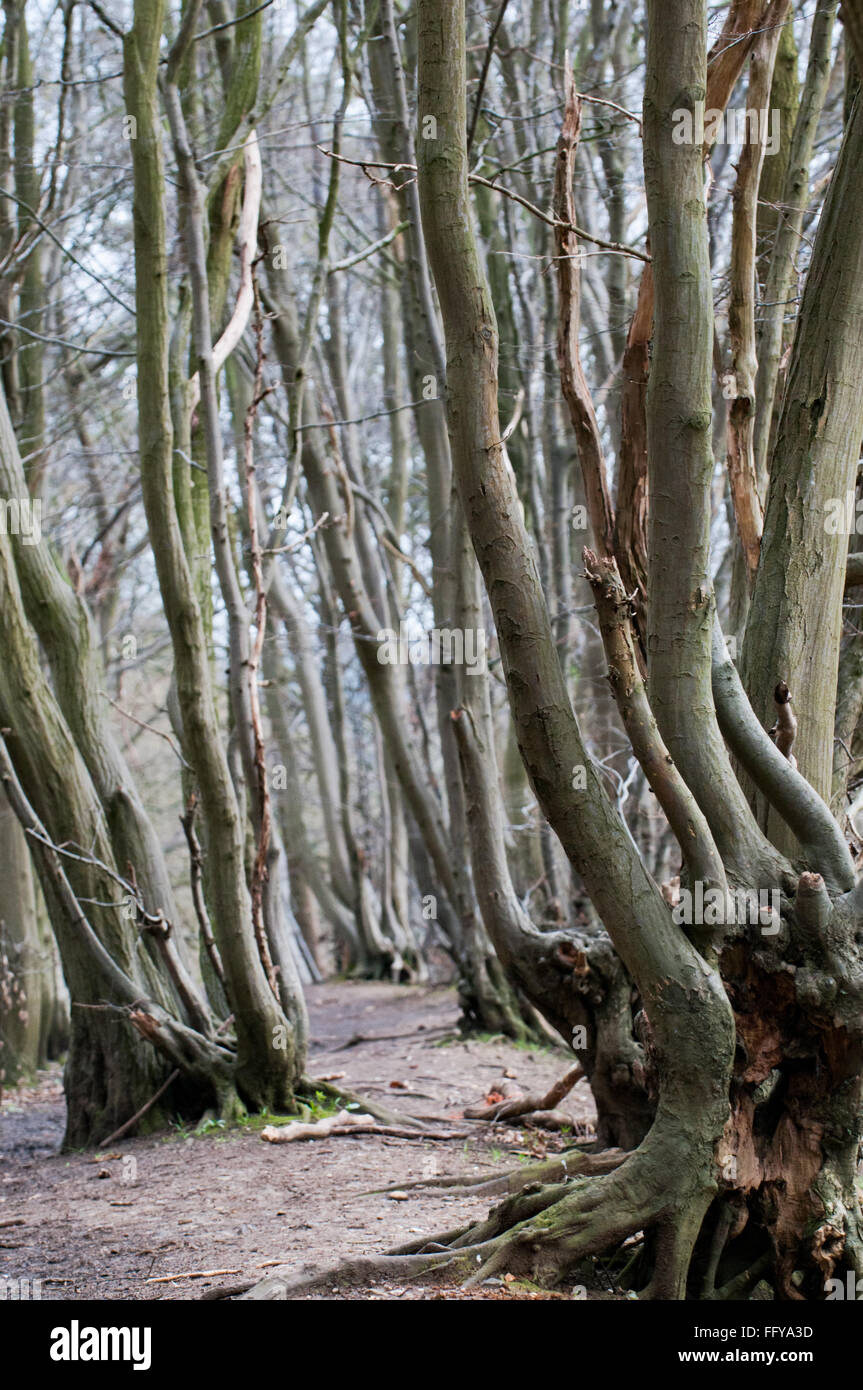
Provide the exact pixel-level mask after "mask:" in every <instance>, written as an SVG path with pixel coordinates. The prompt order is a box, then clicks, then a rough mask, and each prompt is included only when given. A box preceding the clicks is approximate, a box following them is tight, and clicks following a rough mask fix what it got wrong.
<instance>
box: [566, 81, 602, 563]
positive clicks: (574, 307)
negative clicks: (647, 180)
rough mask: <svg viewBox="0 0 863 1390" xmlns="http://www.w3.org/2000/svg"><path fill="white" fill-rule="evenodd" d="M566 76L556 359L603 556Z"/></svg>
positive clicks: (598, 453) (574, 141)
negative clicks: (582, 342)
mask: <svg viewBox="0 0 863 1390" xmlns="http://www.w3.org/2000/svg"><path fill="white" fill-rule="evenodd" d="M565 80H566V105H565V107H564V114H563V126H562V127H561V132H560V137H559V139H558V142H557V160H556V162H555V167H554V203H553V207H554V217H555V228H554V251H555V269H556V271H557V287H558V296H559V308H558V320H557V364H558V368H559V370H560V384H561V388H562V390H563V396H564V400H565V401H566V404H567V406H568V407H569V416H570V419H571V421H572V427H573V429H574V431H575V438H576V442H577V445H578V457H579V462H580V463H581V471H582V474H583V476H584V490H585V494H586V496H587V506H588V512H589V514H590V524H591V528H592V530H593V539H594V544H595V545H596V546H597V548H598V549H599V551H600V552H601V554H602V555H603V557H604V558H608V557H609V556H610V555H612V554H613V545H614V513H613V511H612V506H611V497H610V495H609V491H608V478H607V476H606V467H605V458H604V455H603V451H602V441H601V439H600V437H599V425H598V423H597V419H596V412H595V410H594V408H593V401H592V399H591V396H590V389H589V387H588V385H587V381H586V379H585V375H584V369H583V367H582V365H581V354H580V352H579V347H578V335H579V332H580V331H581V252H580V250H579V246H578V237H577V236H576V234H575V231H574V230H573V228H574V226H575V198H574V197H573V193H572V173H573V167H574V164H575V154H576V150H577V148H578V138H579V135H580V132H581V98H580V97H579V95H578V93H577V92H576V90H575V78H574V77H573V73H572V69H571V68H570V67H569V66H567V71H566V79H565Z"/></svg>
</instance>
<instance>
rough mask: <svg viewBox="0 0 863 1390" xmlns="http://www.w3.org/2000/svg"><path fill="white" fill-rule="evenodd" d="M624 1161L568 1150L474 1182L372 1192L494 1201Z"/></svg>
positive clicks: (612, 1154) (431, 1182)
mask: <svg viewBox="0 0 863 1390" xmlns="http://www.w3.org/2000/svg"><path fill="white" fill-rule="evenodd" d="M626 1157H627V1153H626V1151H625V1150H624V1149H604V1150H603V1151H602V1152H601V1153H587V1152H585V1150H584V1149H582V1148H574V1149H567V1150H566V1151H565V1152H564V1153H562V1154H557V1155H556V1156H555V1157H554V1158H548V1159H543V1160H542V1162H540V1163H529V1164H525V1165H523V1166H521V1167H518V1168H508V1169H507V1171H506V1172H505V1173H497V1174H495V1175H494V1177H489V1175H488V1174H487V1173H481V1174H480V1175H479V1176H478V1177H475V1178H466V1177H450V1178H417V1179H416V1181H415V1182H399V1183H394V1184H391V1185H390V1186H389V1187H381V1188H373V1189H371V1190H372V1191H373V1192H395V1191H399V1192H415V1191H417V1190H418V1189H420V1188H441V1189H445V1190H448V1191H450V1192H452V1194H453V1195H454V1196H460V1195H461V1194H462V1193H465V1192H469V1193H470V1194H471V1196H474V1197H497V1196H499V1195H502V1194H504V1193H511V1192H519V1191H521V1190H522V1188H524V1187H525V1186H526V1185H527V1184H529V1183H537V1182H539V1183H544V1182H560V1181H561V1180H564V1181H565V1180H566V1179H567V1178H574V1177H579V1176H590V1175H594V1176H599V1175H601V1174H602V1173H611V1172H613V1170H614V1169H615V1168H619V1167H620V1165H621V1163H622V1162H623V1161H624V1159H625V1158H626Z"/></svg>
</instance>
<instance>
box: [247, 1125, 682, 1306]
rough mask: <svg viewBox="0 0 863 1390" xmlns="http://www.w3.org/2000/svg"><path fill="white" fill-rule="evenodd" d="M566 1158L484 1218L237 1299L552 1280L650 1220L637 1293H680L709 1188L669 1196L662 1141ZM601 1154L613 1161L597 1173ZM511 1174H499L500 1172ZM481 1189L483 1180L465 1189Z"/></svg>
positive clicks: (271, 1283) (541, 1167)
mask: <svg viewBox="0 0 863 1390" xmlns="http://www.w3.org/2000/svg"><path fill="white" fill-rule="evenodd" d="M572 1157H573V1156H571V1155H561V1156H560V1157H559V1158H557V1159H555V1160H553V1161H552V1162H550V1163H544V1164H536V1165H533V1169H534V1171H539V1172H541V1173H542V1175H543V1177H546V1178H547V1177H548V1176H550V1175H551V1170H553V1169H554V1168H555V1167H556V1168H557V1170H558V1173H561V1172H562V1175H563V1180H562V1181H557V1182H551V1183H549V1182H543V1181H540V1180H537V1179H534V1180H532V1181H531V1180H528V1173H527V1172H526V1171H525V1170H524V1169H522V1171H521V1174H520V1178H521V1181H520V1182H519V1183H518V1185H517V1188H516V1190H513V1191H511V1192H509V1193H508V1195H507V1196H506V1197H505V1198H504V1200H503V1201H502V1202H501V1203H500V1204H499V1205H498V1206H496V1207H493V1208H492V1210H491V1211H490V1212H489V1214H488V1216H487V1217H486V1218H485V1219H484V1220H482V1221H479V1222H476V1223H474V1224H472V1225H470V1226H466V1227H458V1228H456V1229H454V1230H450V1231H445V1232H442V1233H439V1234H438V1235H436V1236H433V1237H431V1238H429V1237H424V1238H422V1239H421V1240H418V1241H415V1242H413V1243H412V1244H410V1245H403V1246H400V1247H398V1248H397V1249H395V1250H393V1251H391V1252H390V1253H389V1254H387V1255H382V1256H378V1257H374V1258H371V1259H363V1260H357V1261H351V1262H350V1263H348V1264H345V1265H342V1266H341V1267H339V1268H337V1269H335V1270H331V1271H327V1272H325V1273H323V1274H321V1275H316V1276H315V1277H314V1278H313V1279H311V1280H306V1281H303V1282H301V1283H298V1284H291V1285H286V1284H284V1282H282V1281H278V1280H268V1281H265V1283H264V1284H262V1285H259V1286H256V1288H254V1289H252V1290H250V1291H249V1293H248V1294H246V1295H244V1297H246V1298H249V1299H256V1298H275V1299H280V1298H284V1299H293V1298H304V1297H308V1296H309V1295H310V1294H312V1293H314V1292H322V1291H324V1290H332V1289H337V1288H343V1287H345V1286H346V1285H357V1284H361V1283H364V1282H366V1283H367V1282H368V1281H369V1280H372V1279H381V1278H384V1279H388V1280H397V1281H404V1280H408V1279H422V1278H435V1279H439V1278H441V1277H442V1276H445V1277H446V1278H447V1279H452V1280H457V1281H458V1282H460V1283H461V1284H462V1285H463V1286H464V1287H465V1288H473V1287H475V1286H476V1285H478V1284H481V1283H483V1281H484V1280H486V1279H489V1278H491V1277H493V1276H495V1275H498V1274H501V1273H504V1272H506V1273H511V1274H515V1275H521V1276H526V1277H529V1278H531V1279H533V1280H536V1281H537V1282H538V1283H541V1284H545V1285H549V1286H551V1285H554V1284H557V1283H559V1282H561V1280H563V1279H565V1278H566V1277H567V1276H568V1275H570V1274H572V1272H573V1271H574V1270H575V1268H576V1266H577V1265H578V1264H579V1263H580V1262H581V1261H582V1260H583V1259H585V1258H586V1257H588V1256H591V1255H596V1254H600V1253H602V1252H603V1251H605V1250H608V1249H609V1248H610V1247H615V1246H619V1245H620V1244H621V1243H622V1242H623V1241H624V1240H626V1239H627V1238H628V1237H630V1236H633V1235H635V1234H636V1233H638V1232H639V1231H641V1230H645V1229H648V1228H650V1227H655V1231H656V1241H655V1246H656V1252H657V1259H656V1267H655V1271H654V1276H653V1279H652V1281H651V1284H650V1286H649V1289H648V1290H646V1291H644V1293H643V1294H642V1296H643V1297H644V1296H649V1297H658V1298H679V1297H682V1296H683V1292H684V1290H685V1281H686V1272H687V1269H688V1266H689V1259H690V1256H691V1253H692V1248H693V1245H694V1242H695V1238H696V1236H697V1234H698V1230H699V1228H700V1225H701V1221H702V1219H703V1216H704V1211H705V1209H706V1206H707V1204H708V1202H709V1200H710V1193H709V1192H708V1191H706V1190H703V1189H700V1190H693V1189H690V1190H688V1191H685V1192H681V1193H678V1194H676V1198H675V1199H674V1200H673V1201H670V1200H669V1194H668V1190H667V1178H668V1166H667V1160H666V1159H665V1155H664V1154H663V1152H662V1149H661V1147H660V1149H659V1150H658V1151H657V1150H656V1149H655V1148H654V1149H653V1150H651V1148H649V1147H646V1146H645V1147H642V1149H640V1150H638V1151H637V1152H635V1153H633V1154H627V1155H620V1154H616V1155H588V1154H577V1155H575V1157H577V1158H578V1159H580V1160H581V1161H582V1164H583V1165H584V1166H587V1167H589V1166H590V1165H591V1161H592V1163H593V1166H594V1172H593V1174H592V1175H590V1176H587V1175H585V1174H580V1175H578V1176H572V1175H571V1174H567V1173H566V1171H565V1169H564V1162H565V1161H569V1162H571V1159H572ZM603 1160H605V1161H606V1163H610V1164H611V1165H614V1166H613V1168H611V1169H610V1170H609V1171H606V1172H604V1173H602V1174H597V1173H596V1171H595V1170H596V1167H597V1166H598V1165H599V1164H600V1163H601V1162H602V1161H603ZM514 1177H515V1175H504V1180H505V1181H508V1182H509V1181H512V1180H513V1178H514ZM498 1181H500V1180H498ZM481 1190H482V1185H481V1184H478V1185H477V1186H476V1187H474V1188H473V1191H474V1192H477V1191H481Z"/></svg>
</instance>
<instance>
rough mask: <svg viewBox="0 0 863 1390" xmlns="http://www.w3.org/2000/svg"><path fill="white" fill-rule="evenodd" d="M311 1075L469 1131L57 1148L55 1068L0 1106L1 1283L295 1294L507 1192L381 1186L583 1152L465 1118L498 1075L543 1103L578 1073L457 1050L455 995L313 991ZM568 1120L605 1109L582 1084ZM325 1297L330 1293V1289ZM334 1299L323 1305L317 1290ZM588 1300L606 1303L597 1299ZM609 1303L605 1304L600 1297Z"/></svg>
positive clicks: (556, 1052) (465, 1217)
mask: <svg viewBox="0 0 863 1390" xmlns="http://www.w3.org/2000/svg"><path fill="white" fill-rule="evenodd" d="M308 1001H309V1013H310V1020H311V1046H310V1060H309V1065H308V1074H309V1075H310V1076H312V1077H314V1078H324V1079H331V1080H332V1081H333V1082H334V1083H337V1082H338V1081H342V1082H343V1083H344V1085H345V1087H346V1088H348V1089H350V1090H352V1091H355V1092H358V1093H360V1094H361V1095H363V1096H366V1097H368V1098H369V1099H370V1100H375V1101H377V1102H378V1103H379V1104H384V1105H387V1106H388V1107H389V1108H391V1109H392V1110H395V1111H398V1112H399V1113H401V1114H404V1115H414V1116H416V1117H418V1118H428V1117H435V1118H436V1119H438V1120H441V1121H443V1122H444V1124H445V1125H446V1126H447V1127H448V1128H449V1129H450V1130H451V1131H459V1132H464V1131H467V1132H468V1134H469V1137H468V1138H466V1139H457V1140H435V1139H433V1138H430V1137H429V1136H428V1135H427V1134H423V1135H422V1137H418V1138H417V1139H412V1138H411V1139H399V1138H391V1137H384V1136H380V1135H374V1134H363V1135H352V1136H347V1137H331V1138H328V1139H323V1140H313V1141H309V1142H298V1143H292V1144H286V1145H273V1144H268V1143H265V1142H263V1141H262V1139H261V1135H260V1128H261V1121H260V1119H259V1118H257V1117H255V1118H254V1119H253V1120H252V1122H251V1123H250V1124H249V1125H248V1126H246V1127H243V1128H234V1129H222V1128H219V1127H218V1126H216V1125H211V1126H210V1127H209V1128H205V1129H204V1132H202V1133H195V1132H193V1131H192V1129H191V1128H190V1127H188V1126H187V1127H182V1126H179V1125H178V1126H177V1127H176V1128H175V1129H173V1130H170V1131H168V1132H166V1133H164V1134H155V1135H149V1136H147V1137H145V1138H136V1139H128V1140H124V1141H121V1142H120V1143H118V1144H116V1145H115V1146H114V1147H112V1149H111V1150H110V1151H108V1152H100V1153H95V1154H94V1153H93V1152H88V1153H61V1152H60V1144H61V1140H62V1136H63V1123H64V1104H63V1092H62V1083H61V1076H60V1070H59V1068H53V1069H52V1070H51V1071H48V1072H46V1073H43V1074H42V1076H41V1077H40V1079H39V1082H38V1084H36V1085H34V1086H31V1087H21V1088H19V1089H18V1090H15V1091H12V1092H10V1093H8V1094H7V1095H6V1096H5V1097H4V1099H3V1101H2V1105H0V1278H7V1279H16V1280H17V1279H22V1278H28V1279H30V1280H36V1279H38V1280H40V1281H41V1297H42V1298H43V1299H58V1300H65V1299H109V1300H110V1299H117V1300H123V1301H131V1300H141V1299H143V1300H147V1299H180V1300H182V1299H200V1298H201V1297H202V1295H206V1294H209V1296H210V1297H213V1296H214V1295H215V1294H216V1291H217V1290H218V1289H220V1288H225V1289H227V1288H228V1287H230V1286H237V1285H241V1284H244V1283H245V1284H248V1283H249V1282H250V1281H257V1280H263V1279H267V1278H278V1279H282V1278H284V1280H285V1281H286V1282H287V1283H291V1282H294V1281H296V1280H298V1279H301V1278H306V1277H308V1276H310V1275H311V1274H313V1273H315V1272H319V1271H322V1270H326V1269H328V1268H331V1267H333V1266H335V1265H336V1264H338V1262H339V1261H340V1260H342V1259H345V1258H351V1257H357V1256H361V1255H369V1254H375V1253H379V1252H382V1251H385V1250H387V1249H389V1248H391V1247H393V1246H395V1245H400V1244H404V1243H405V1242H408V1241H410V1240H413V1239H416V1237H417V1236H419V1235H423V1234H429V1235H432V1234H434V1233H435V1232H437V1231H440V1230H445V1229H447V1228H451V1227H453V1226H457V1225H463V1224H466V1223H467V1222H468V1221H470V1220H472V1219H475V1218H477V1217H480V1216H483V1215H484V1214H485V1213H486V1211H487V1210H488V1208H489V1206H490V1205H493V1204H494V1203H496V1202H498V1201H500V1198H499V1197H496V1198H491V1199H489V1198H488V1197H485V1198H478V1197H471V1196H469V1195H468V1196H466V1195H465V1194H463V1193H462V1194H460V1195H455V1194H448V1193H447V1192H446V1191H445V1190H443V1191H441V1190H439V1189H438V1190H435V1189H431V1190H428V1189H425V1190H417V1191H412V1192H409V1193H407V1194H403V1193H402V1194H396V1193H384V1192H372V1191H371V1190H370V1189H372V1188H381V1187H384V1186H389V1185H392V1184H394V1183H399V1184H401V1183H404V1184H408V1183H410V1182H411V1181H412V1180H417V1179H421V1178H424V1177H435V1176H439V1177H444V1176H453V1175H464V1176H466V1177H467V1176H473V1175H475V1174H478V1173H482V1172H487V1173H488V1174H489V1176H494V1175H495V1174H500V1173H502V1172H503V1171H504V1170H505V1169H508V1168H514V1167H516V1166H517V1165H518V1164H519V1163H524V1162H527V1161H529V1160H531V1159H536V1158H541V1157H543V1156H544V1155H545V1154H546V1153H549V1154H553V1153H555V1152H558V1151H560V1150H561V1149H562V1148H564V1147H566V1145H567V1142H568V1143H571V1142H572V1135H570V1136H569V1137H568V1139H567V1138H565V1137H562V1136H560V1135H556V1134H554V1135H550V1134H547V1133H545V1132H542V1131H536V1130H526V1129H523V1128H522V1129H517V1128H513V1127H512V1126H508V1125H495V1126H491V1125H489V1124H487V1123H484V1122H482V1121H470V1120H464V1119H463V1118H462V1112H463V1110H464V1108H465V1106H468V1107H469V1106H472V1105H478V1104H481V1103H482V1101H483V1099H484V1097H485V1096H486V1095H488V1094H489V1092H491V1091H492V1090H494V1089H496V1088H497V1087H498V1086H500V1084H501V1083H502V1082H504V1080H505V1079H507V1078H508V1079H509V1080H510V1081H511V1082H512V1084H513V1085H516V1086H518V1087H519V1088H520V1089H522V1090H523V1091H525V1092H533V1093H536V1092H543V1091H545V1090H547V1089H548V1087H549V1086H550V1085H551V1083H552V1082H553V1081H555V1080H557V1079H558V1078H559V1077H560V1076H562V1074H563V1073H564V1072H565V1071H566V1070H567V1068H568V1067H569V1066H571V1065H572V1060H573V1059H572V1056H571V1054H567V1053H566V1052H565V1051H564V1049H563V1048H556V1047H553V1046H550V1047H548V1048H541V1047H540V1048H530V1047H526V1046H516V1045H514V1044H512V1043H510V1042H508V1041H506V1040H504V1039H501V1038H492V1039H485V1038H468V1039H462V1038H461V1037H460V1036H459V1035H458V1033H457V1031H456V1024H457V1019H458V1012H459V1010H458V1003H457V999H456V995H455V992H454V991H453V990H452V989H447V988H442V987H429V988H426V987H423V986H404V985H389V984H382V983H370V982H346V983H342V982H339V983H326V984H322V985H316V986H313V987H312V988H310V989H309V991H308ZM560 1109H562V1110H565V1111H566V1112H567V1113H568V1114H570V1115H571V1116H572V1119H573V1133H574V1134H575V1135H577V1136H578V1137H581V1136H583V1135H588V1134H589V1133H590V1130H591V1124H592V1120H593V1115H594V1110H593V1102H592V1099H591V1095H590V1091H589V1088H588V1087H587V1085H586V1083H584V1082H581V1083H579V1085H578V1086H576V1088H575V1090H574V1091H572V1092H571V1093H570V1095H569V1096H568V1097H567V1099H566V1100H565V1101H564V1102H563V1103H562V1105H561V1106H560ZM319 1296H320V1295H319ZM323 1296H324V1297H326V1296H327V1295H323ZM588 1296H589V1297H592V1298H596V1297H600V1298H602V1297H603V1291H601V1290H600V1289H599V1288H597V1289H594V1290H592V1291H591V1293H590V1294H589V1295H588ZM605 1296H606V1297H608V1296H609V1295H608V1294H607V1293H606V1294H605ZM339 1297H341V1298H346V1297H349V1298H363V1299H392V1298H410V1299H414V1298H417V1299H429V1298H438V1299H439V1298H447V1299H449V1298H467V1297H474V1298H494V1299H500V1298H504V1299H508V1298H537V1297H540V1298H549V1297H551V1298H554V1297H558V1298H559V1297H571V1293H570V1292H568V1291H565V1290H564V1291H561V1292H560V1293H557V1294H538V1293H536V1292H534V1291H530V1290H528V1289H526V1288H525V1287H524V1286H523V1285H521V1284H516V1283H514V1282H511V1281H509V1280H506V1279H505V1280H503V1281H495V1282H494V1283H493V1284H491V1285H488V1286H483V1287H482V1288H480V1289H479V1290H476V1291H474V1292H473V1293H472V1294H465V1293H463V1292H462V1291H460V1290H458V1289H450V1288H445V1287H441V1288H434V1287H429V1286H416V1285H413V1286H411V1287H410V1288H405V1287H404V1286H403V1285H398V1284H396V1283H385V1282H383V1281H377V1282H375V1283H374V1285H370V1286H369V1287H368V1288H366V1289H363V1288H358V1289H354V1290H351V1292H350V1293H345V1292H342V1293H340V1294H339Z"/></svg>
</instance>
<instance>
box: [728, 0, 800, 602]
mask: <svg viewBox="0 0 863 1390" xmlns="http://www.w3.org/2000/svg"><path fill="white" fill-rule="evenodd" d="M789 4H790V0H774V3H773V4H772V5H771V6H770V8H769V11H768V13H767V16H766V17H765V20H764V27H763V28H762V31H761V33H759V34H758V36H757V38H756V40H755V43H754V44H753V47H752V55H751V57H750V60H749V62H750V69H749V87H748V92H747V109H748V110H750V111H762V110H766V109H767V106H768V102H769V100H770V88H771V83H772V81H773V65H774V62H775V60H776V50H777V48H778V46H779V36H780V34H781V33H782V25H783V24H784V22H785V18H786V16H787V14H788V8H789ZM763 134H764V132H763V131H762V129H761V123H760V122H759V135H758V138H757V139H756V140H754V141H752V140H750V139H749V138H748V133H747V140H746V142H745V144H744V146H743V149H742V150H741V152H740V161H739V163H738V166H737V181H736V183H735V186H734V192H733V194H732V200H733V207H734V214H733V218H732V226H731V276H730V287H729V301H728V332H729V337H730V340H731V378H730V379H731V387H732V391H733V394H732V395H730V396H729V397H728V402H729V403H728V423H727V441H728V455H727V458H728V477H729V480H730V483H731V497H732V501H733V503H734V515H735V517H736V519H737V530H738V533H739V535H740V540H741V543H742V545H743V554H744V557H745V560H746V570H747V574H748V577H749V584H750V587H751V586H752V585H753V584H754V582H755V574H756V571H757V569H758V558H759V555H760V551H761V530H762V526H763V518H762V514H761V500H760V498H759V495H758V482H757V478H756V470H755V378H756V372H757V370H758V362H757V360H756V356H755V292H756V278H755V253H756V236H757V218H758V186H759V183H760V180H761V169H762V166H763V163H764V150H765V144H764V140H763V138H762V136H763Z"/></svg>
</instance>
